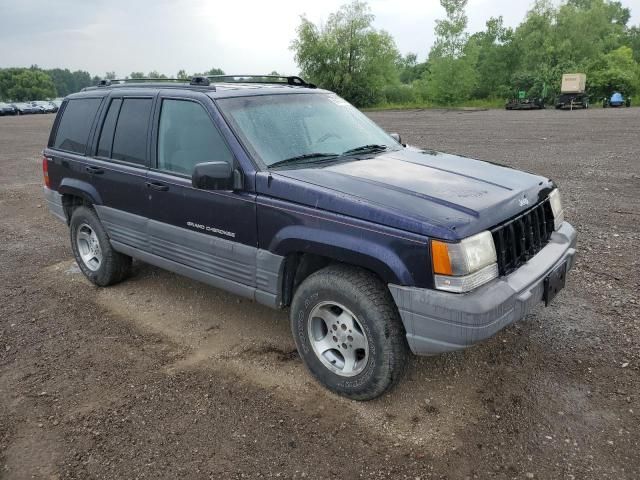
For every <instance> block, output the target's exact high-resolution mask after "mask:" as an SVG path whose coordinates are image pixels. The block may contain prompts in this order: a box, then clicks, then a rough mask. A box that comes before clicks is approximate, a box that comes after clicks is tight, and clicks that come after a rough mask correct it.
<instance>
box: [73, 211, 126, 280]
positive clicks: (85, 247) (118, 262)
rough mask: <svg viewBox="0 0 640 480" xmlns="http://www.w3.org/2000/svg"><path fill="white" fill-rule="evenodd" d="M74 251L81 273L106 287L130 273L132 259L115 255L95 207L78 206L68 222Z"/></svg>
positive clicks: (117, 253)
mask: <svg viewBox="0 0 640 480" xmlns="http://www.w3.org/2000/svg"><path fill="white" fill-rule="evenodd" d="M69 230H70V233H71V249H72V250H73V255H74V257H75V258H76V262H77V264H78V266H79V267H80V270H81V271H82V273H83V274H84V276H85V277H87V278H88V279H89V281H90V282H92V283H94V284H96V285H98V286H100V287H106V286H108V285H113V284H114V283H118V282H121V281H122V280H124V279H125V278H127V277H128V276H129V275H130V273H131V257H129V256H127V255H123V254H122V253H119V252H116V251H115V250H114V249H113V247H112V246H111V243H110V242H109V237H108V236H107V232H106V231H105V229H104V227H103V226H102V224H101V223H100V219H99V218H98V216H97V215H96V212H95V211H94V210H93V209H92V208H88V207H84V206H83V207H78V208H76V209H75V210H74V211H73V213H72V215H71V222H70V223H69Z"/></svg>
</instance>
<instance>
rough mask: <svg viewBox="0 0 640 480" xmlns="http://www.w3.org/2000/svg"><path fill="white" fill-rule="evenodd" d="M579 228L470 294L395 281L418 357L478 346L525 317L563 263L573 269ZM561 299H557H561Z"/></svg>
mask: <svg viewBox="0 0 640 480" xmlns="http://www.w3.org/2000/svg"><path fill="white" fill-rule="evenodd" d="M575 247H576V231H575V229H574V228H573V227H572V226H571V225H570V224H569V223H567V222H565V223H563V224H562V225H561V226H560V228H559V229H558V230H557V231H556V232H554V233H553V234H552V236H551V240H550V241H549V244H548V245H546V246H545V247H544V248H543V249H542V250H541V251H540V252H539V253H538V254H537V255H536V256H535V257H533V258H532V259H531V260H529V261H528V262H527V263H525V264H524V265H522V266H521V267H520V268H519V269H518V270H516V271H515V272H513V273H511V274H510V275H507V276H505V277H501V278H498V279H496V280H493V281H491V282H489V283H488V284H486V285H483V286H482V287H480V288H478V289H477V290H474V291H473V292H469V293H466V294H456V293H448V292H441V291H437V290H429V289H423V288H415V287H404V286H400V285H389V289H390V290H391V294H392V295H393V298H394V300H395V302H396V305H397V306H398V310H399V311H400V316H401V317H402V322H403V323H404V327H405V330H406V332H407V340H408V342H409V346H410V347H411V350H412V351H413V352H414V353H415V354H417V355H435V354H439V353H443V352H448V351H452V350H459V349H462V348H466V347H469V346H471V345H474V344H476V343H478V342H480V341H482V340H484V339H486V338H488V337H490V336H492V335H494V334H495V333H496V332H498V331H500V330H501V329H503V328H504V327H506V326H507V325H510V324H511V323H513V322H516V321H518V320H520V319H522V318H523V317H524V316H525V315H526V314H527V313H529V312H530V311H531V310H532V309H533V307H535V306H536V305H537V304H538V303H540V302H541V301H542V297H543V293H544V279H545V277H546V276H547V275H548V274H549V273H550V272H552V271H553V270H554V269H555V268H556V267H557V266H559V265H561V264H562V263H563V262H565V261H566V262H567V271H568V270H569V269H571V267H573V264H574V261H575V254H576V249H575ZM556 301H557V300H556Z"/></svg>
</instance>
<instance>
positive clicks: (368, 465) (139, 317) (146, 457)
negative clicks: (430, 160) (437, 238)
mask: <svg viewBox="0 0 640 480" xmlns="http://www.w3.org/2000/svg"><path fill="white" fill-rule="evenodd" d="M370 115H371V117H372V118H373V119H374V120H375V121H377V122H379V123H380V124H381V125H383V126H384V127H385V128H386V129H387V130H389V131H396V132H400V133H401V134H402V136H403V139H404V140H405V141H407V142H410V143H412V144H415V145H420V146H424V147H430V148H433V149H440V150H445V151H450V152H456V153H460V154H465V155H470V156H474V157H477V158H481V159H486V160H491V161H495V162H499V163H502V164H506V165H511V166H514V167H517V168H522V169H526V170H531V171H535V172H539V173H542V174H545V175H548V176H550V177H551V178H553V179H554V180H556V182H558V183H559V184H560V186H561V189H562V193H563V199H564V202H565V205H566V216H567V218H568V219H569V220H570V221H571V222H572V223H573V224H574V225H575V226H576V227H577V229H578V231H579V249H580V252H579V254H580V256H579V260H578V263H577V266H576V268H575V270H574V271H573V272H572V274H571V275H570V279H569V283H568V286H567V289H566V290H565V291H564V292H563V293H562V294H560V296H559V297H557V298H556V300H555V301H554V303H553V304H552V306H550V307H549V308H546V309H543V308H540V309H539V310H538V311H536V312H535V313H534V314H533V315H531V316H530V317H529V318H528V319H527V320H526V321H523V322H521V323H519V324H516V325H514V326H512V327H510V328H508V329H506V330H505V331H503V332H501V333H500V334H499V335H497V336H496V337H494V338H493V339H491V340H490V341H488V342H486V343H484V344H482V345H479V346H477V347H475V348H472V349H470V350H467V351H464V352H457V353H452V354H448V355H442V356H440V357H435V358H420V359H414V361H413V363H412V365H411V367H410V369H409V372H408V375H407V377H406V378H405V380H404V381H403V382H402V383H401V385H400V386H399V387H398V388H397V389H396V390H394V391H393V392H392V393H390V394H388V395H386V396H385V397H383V398H380V399H378V400H375V401H372V402H368V403H357V402H352V401H348V400H345V399H342V398H339V397H336V396H334V395H332V394H330V393H327V392H326V391H325V390H324V389H322V388H321V387H319V386H318V385H316V384H315V383H314V382H313V381H312V380H311V378H310V377H309V375H308V374H307V373H306V371H305V370H304V368H303V366H302V364H301V362H300V360H299V358H298V357H297V355H296V353H295V350H294V346H293V341H292V339H291V338H290V334H289V326H288V321H287V313H286V312H276V311H271V310H269V309H267V308H265V307H262V306H259V305H256V304H253V303H251V302H248V301H246V300H244V299H240V298H238V297H235V296H232V295H229V294H226V293H224V292H221V291H218V290H215V289H213V288H210V287H207V286H205V285H202V284H199V283H197V282H194V281H191V280H187V279H185V278H182V277H178V276H176V275H173V274H170V273H167V272H164V271H161V270H158V269H156V268H152V267H150V266H148V265H144V264H141V263H138V264H136V267H135V275H134V276H133V278H131V279H130V280H129V281H127V282H125V283H123V284H120V285H118V286H115V287H112V288H108V289H99V288H96V287H93V286H92V285H90V284H89V283H88V282H87V281H85V280H84V278H83V277H82V275H81V274H80V273H79V271H78V269H77V267H75V265H74V262H73V261H72V255H71V250H70V248H69V241H68V233H67V229H66V227H65V226H64V225H63V224H61V223H59V222H58V221H57V220H55V219H54V217H52V216H51V215H49V214H48V212H47V211H46V208H45V207H44V201H43V199H42V195H41V172H40V169H41V166H40V153H39V152H40V151H41V149H42V147H43V145H44V144H45V142H46V139H47V135H48V132H49V128H50V125H51V122H52V121H53V117H52V116H30V117H16V118H0V478H10V479H20V478H47V479H54V478H55V479H57V478H83V479H84V478H108V479H113V478H127V479H132V478H154V479H155V478H189V479H191V478H276V477H279V478H367V479H369V478H409V479H416V478H421V479H427V478H447V479H458V478H460V479H465V478H470V479H476V478H477V479H484V478H505V479H507V478H525V479H526V478H547V479H556V478H565V479H605V478H608V479H637V478H640V454H639V453H638V452H640V403H639V401H640V379H639V374H640V349H639V344H638V339H639V338H640V337H639V333H640V318H639V316H638V307H639V302H640V299H639V298H638V290H639V283H640V269H639V257H638V250H639V249H640V241H639V240H640V228H639V227H638V225H639V221H640V163H639V157H638V152H639V151H640V135H638V126H639V125H640V109H635V108H634V109H624V110H612V109H608V110H602V109H600V110H598V109H594V110H589V111H577V112H556V111H541V112H504V111H488V112H459V111H408V112H376V113H371V114H370Z"/></svg>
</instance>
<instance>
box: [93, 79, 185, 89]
mask: <svg viewBox="0 0 640 480" xmlns="http://www.w3.org/2000/svg"><path fill="white" fill-rule="evenodd" d="M187 80H188V79H186V78H147V77H142V78H115V79H113V80H110V79H105V80H100V82H98V87H109V86H111V85H114V84H121V83H138V82H183V83H184V82H186V81H187Z"/></svg>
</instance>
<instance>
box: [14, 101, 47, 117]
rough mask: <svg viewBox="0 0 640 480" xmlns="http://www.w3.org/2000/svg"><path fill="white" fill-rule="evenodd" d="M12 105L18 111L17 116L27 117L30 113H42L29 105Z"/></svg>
mask: <svg viewBox="0 0 640 480" xmlns="http://www.w3.org/2000/svg"><path fill="white" fill-rule="evenodd" d="M12 105H13V106H14V107H15V108H16V110H17V111H18V115H29V114H32V113H43V111H42V109H41V108H39V107H34V106H33V105H31V104H30V103H22V102H19V103H12Z"/></svg>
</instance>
